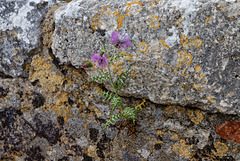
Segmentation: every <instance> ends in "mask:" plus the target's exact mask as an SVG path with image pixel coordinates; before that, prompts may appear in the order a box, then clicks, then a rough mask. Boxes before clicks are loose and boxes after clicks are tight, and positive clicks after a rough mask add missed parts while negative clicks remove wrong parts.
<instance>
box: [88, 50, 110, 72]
mask: <svg viewBox="0 0 240 161" xmlns="http://www.w3.org/2000/svg"><path fill="white" fill-rule="evenodd" d="M91 61H92V62H93V63H94V64H95V65H96V67H99V68H105V67H106V66H108V58H107V55H106V54H103V55H102V56H101V54H100V53H93V55H92V56H91Z"/></svg>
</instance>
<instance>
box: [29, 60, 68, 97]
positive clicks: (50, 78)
mask: <svg viewBox="0 0 240 161" xmlns="http://www.w3.org/2000/svg"><path fill="white" fill-rule="evenodd" d="M31 68H32V70H31V71H30V72H29V80H30V81H31V82H34V81H36V80H38V81H39V83H40V85H41V86H42V87H43V89H44V90H45V91H46V92H54V91H56V89H57V87H60V86H61V85H62V84H63V81H64V78H63V76H62V75H61V74H60V72H59V75H58V74H56V71H54V67H53V65H52V64H50V62H49V61H47V60H44V58H43V57H41V56H39V55H37V56H35V57H33V59H32V63H31Z"/></svg>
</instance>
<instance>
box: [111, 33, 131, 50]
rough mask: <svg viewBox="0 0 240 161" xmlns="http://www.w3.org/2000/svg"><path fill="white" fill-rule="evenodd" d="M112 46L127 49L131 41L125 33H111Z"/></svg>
mask: <svg viewBox="0 0 240 161" xmlns="http://www.w3.org/2000/svg"><path fill="white" fill-rule="evenodd" d="M110 39H111V41H112V44H114V45H115V46H116V47H117V48H127V47H129V46H131V41H130V39H129V37H128V35H127V34H126V33H119V32H118V31H116V32H113V33H112V35H111V36H110Z"/></svg>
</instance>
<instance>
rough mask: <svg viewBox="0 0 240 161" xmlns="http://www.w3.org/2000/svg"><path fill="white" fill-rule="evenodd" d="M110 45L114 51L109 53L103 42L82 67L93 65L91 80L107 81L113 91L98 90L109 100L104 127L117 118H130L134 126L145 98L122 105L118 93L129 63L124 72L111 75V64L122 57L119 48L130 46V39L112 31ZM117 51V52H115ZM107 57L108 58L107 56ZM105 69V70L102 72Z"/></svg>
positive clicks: (127, 71)
mask: <svg viewBox="0 0 240 161" xmlns="http://www.w3.org/2000/svg"><path fill="white" fill-rule="evenodd" d="M110 40H111V42H112V45H113V46H114V51H113V52H111V53H109V52H108V49H107V48H106V46H105V43H104V42H102V43H103V48H102V49H101V50H100V51H99V52H94V53H92V56H91V61H88V62H86V63H85V64H84V65H83V68H89V67H93V66H94V67H95V69H96V70H97V71H98V73H99V74H98V75H97V76H95V77H93V78H92V79H91V80H92V81H95V82H97V83H100V84H101V83H103V81H108V82H110V83H111V86H112V87H113V89H114V91H113V92H111V91H99V93H100V94H101V95H102V96H103V97H104V99H105V100H106V101H107V102H109V104H110V106H111V113H110V118H109V119H108V120H107V121H106V123H105V128H107V127H108V126H110V125H113V124H115V122H116V121H117V120H119V119H123V121H127V120H128V121H129V120H131V122H132V124H133V125H134V126H135V123H136V117H137V111H138V110H142V107H143V106H144V103H145V100H143V102H142V103H141V104H139V105H137V106H135V107H123V103H122V97H121V96H120V95H119V90H121V89H123V86H124V84H125V80H126V79H127V76H128V74H129V72H130V70H131V65H129V67H128V69H127V70H126V71H125V72H122V74H121V75H119V76H117V78H115V79H113V77H112V75H111V73H112V72H111V68H110V66H111V64H113V63H114V62H116V61H117V60H118V59H119V58H123V57H124V55H122V54H120V52H119V51H120V50H121V49H123V48H128V47H129V46H131V41H130V39H129V37H128V35H127V34H125V33H120V32H117V31H116V32H113V33H112V34H111V36H110ZM116 51H118V52H116ZM108 57H109V58H108ZM104 70H107V72H104Z"/></svg>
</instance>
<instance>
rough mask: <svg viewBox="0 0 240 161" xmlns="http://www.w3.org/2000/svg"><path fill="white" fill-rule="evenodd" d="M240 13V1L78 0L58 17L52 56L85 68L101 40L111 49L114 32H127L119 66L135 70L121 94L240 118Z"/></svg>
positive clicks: (59, 13)
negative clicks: (129, 43)
mask: <svg viewBox="0 0 240 161" xmlns="http://www.w3.org/2000/svg"><path fill="white" fill-rule="evenodd" d="M239 8H240V2H239V1H229V2H224V1H197V0H194V1H189V0H186V1H181V2H180V1H168V0H163V1H159V0H156V1H134V2H129V1H100V2H97V3H96V1H94V0H91V1H87V0H86V1H84V0H82V1H72V2H71V3H69V4H68V5H66V6H63V7H61V8H60V9H59V10H57V11H56V13H55V23H56V28H55V31H54V35H53V38H54V41H53V45H52V49H53V54H54V55H55V56H56V58H57V59H58V61H59V64H71V65H73V66H75V67H77V68H79V67H80V66H81V65H82V64H83V63H84V61H86V60H88V59H89V58H90V56H91V53H92V52H94V51H96V50H99V48H100V47H101V39H102V40H104V41H106V43H107V44H110V42H109V36H110V34H111V33H112V32H113V31H115V30H119V31H122V32H126V33H127V34H128V35H129V37H130V39H131V40H132V46H131V48H129V49H127V50H124V54H125V55H130V57H129V60H128V61H126V60H125V61H119V62H118V63H117V64H116V66H113V67H112V68H117V69H118V70H120V71H124V70H126V69H127V67H128V66H127V65H129V64H132V69H131V74H132V75H131V77H130V78H129V79H128V82H127V86H126V87H125V88H124V90H123V91H122V95H124V96H134V97H138V98H148V99H150V100H151V101H153V102H155V103H158V104H180V105H183V106H195V107H198V108H201V109H203V110H208V111H214V112H218V111H220V112H223V113H228V114H240V104H239V102H240V100H239V95H240V91H239V86H240V79H239V71H240V68H239V67H240V65H239V62H240V61H239V59H240V58H239V55H240V54H239V50H240V48H239V47H240V44H239V43H240V41H239V40H240V34H239V27H240V26H239V25H240V23H239V16H240V12H239ZM108 47H109V48H110V51H109V52H111V51H112V50H111V46H108ZM88 73H89V75H90V76H92V75H94V73H93V72H92V71H88ZM115 74H116V73H115ZM117 74H121V72H120V73H117ZM106 84H107V83H106ZM107 88H108V89H110V90H112V88H111V87H110V86H108V85H107Z"/></svg>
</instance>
